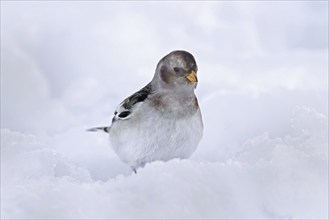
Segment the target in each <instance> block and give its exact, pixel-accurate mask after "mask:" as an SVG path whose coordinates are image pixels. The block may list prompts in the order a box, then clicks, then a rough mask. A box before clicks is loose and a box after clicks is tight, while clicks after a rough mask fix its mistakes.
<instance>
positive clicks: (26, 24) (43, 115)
mask: <svg viewBox="0 0 329 220" xmlns="http://www.w3.org/2000/svg"><path fill="white" fill-rule="evenodd" d="M176 49H183V50H187V51H189V52H191V53H192V54H193V55H194V56H195V58H196V60H197V63H198V66H199V72H198V75H199V85H198V88H197V90H196V93H197V96H198V98H199V102H200V106H201V108H202V113H203V119H204V126H205V130H204V138H203V140H202V142H201V144H200V146H199V148H198V150H197V151H196V152H195V153H194V155H193V156H192V160H194V161H201V162H202V161H203V162H214V163H215V162H217V163H218V162H220V163H221V162H223V163H225V162H226V161H228V160H231V159H232V158H236V157H237V155H240V154H241V153H243V152H244V149H245V148H246V146H248V145H250V140H253V139H256V140H259V139H258V137H266V138H268V139H275V138H281V139H284V138H285V137H287V136H289V137H293V136H294V135H295V133H296V126H297V127H298V125H296V124H294V123H292V122H293V121H294V120H295V119H296V117H297V118H298V117H300V115H306V117H308V116H307V115H317V116H319V117H320V118H324V120H325V121H326V122H327V117H328V2H327V1H278V2H275V1H264V2H260V1H236V2H228V1H220V2H112V1H95V2H94V1H69V2H65V1H45V2H43V1H26V2H25V1H1V128H2V129H3V130H2V131H3V132H2V133H4V136H5V137H7V135H8V133H13V134H14V133H15V132H19V133H21V134H22V135H23V134H24V135H34V136H35V137H37V139H38V142H39V141H40V142H42V143H43V144H44V145H46V146H47V149H51V151H52V152H55V154H56V155H60V157H61V158H65V161H69V162H70V163H72V164H73V165H74V166H76V167H79V169H80V168H81V169H85V171H86V172H87V173H88V175H90V176H91V181H108V180H109V179H111V178H115V177H116V176H117V175H121V174H123V175H127V176H129V175H130V172H131V171H130V170H129V168H128V167H126V165H124V164H122V163H121V162H120V161H119V159H118V158H117V157H116V155H114V153H113V152H112V150H111V148H110V146H109V144H108V139H107V136H106V135H105V134H95V133H87V132H85V129H86V128H89V127H94V126H103V125H108V124H109V123H110V122H111V118H112V114H113V112H114V110H115V108H116V107H117V105H118V104H119V103H120V102H121V101H122V100H123V99H124V98H126V97H127V96H129V95H130V94H132V93H133V92H135V91H137V90H139V89H140V88H141V87H143V86H144V85H146V84H147V83H148V82H149V81H150V80H151V79H152V76H153V74H154V70H155V67H156V64H157V62H158V61H159V60H160V59H161V58H162V57H163V56H164V55H166V54H167V53H169V52H171V51H172V50H176ZM301 109H302V110H301ZM312 117H313V116H312ZM305 120H306V121H307V120H309V121H310V122H307V123H308V124H307V125H310V126H311V127H314V126H313V125H315V124H316V122H314V123H313V120H315V119H314V118H306V119H301V121H302V122H301V123H302V124H303V123H304V122H305ZM298 123H299V122H298ZM320 124H321V123H320ZM303 126H304V125H302V126H300V127H299V128H300V129H301V130H302V131H305V128H304V127H303ZM315 126H317V124H316V125H315ZM321 126H322V127H321ZM321 126H320V127H321V129H320V130H319V131H318V130H316V131H318V132H320V133H321V132H325V133H326V131H327V130H328V124H327V123H325V124H323V123H322V124H321ZM303 129H304V130H303ZM13 134H12V135H13ZM322 134H323V133H321V135H322ZM323 135H324V136H323ZM323 135H322V136H321V137H322V138H323V139H320V140H319V143H320V145H321V147H322V148H324V146H327V142H328V139H327V136H326V135H325V134H323ZM14 136H15V135H14ZM266 138H265V139H266ZM14 139H15V138H14ZM6 140H8V138H7V139H6ZM24 140H25V139H24ZM10 143H13V142H6V141H5V142H2V146H1V147H2V148H3V146H4V145H5V144H8V145H10ZM29 143H30V142H29ZM261 143H263V142H261ZM271 143H272V142H271ZM312 143H313V142H312ZM285 144H287V143H285ZM267 145H268V142H266V143H264V146H267ZM288 145H289V144H288ZM322 148H321V149H322ZM18 151H19V150H18ZM256 155H257V154H256ZM5 156H6V157H10V156H8V155H6V154H5ZM5 156H3V155H2V157H5ZM324 156H325V158H326V161H327V156H328V153H327V150H325V151H324ZM260 157H261V156H260ZM2 159H3V158H2ZM16 159H17V158H16ZM20 159H21V161H23V164H24V156H23V159H22V158H20ZM8 160H9V159H8ZM10 160H11V161H13V160H12V158H11V159H10ZM63 160H64V159H63ZM25 162H26V165H27V166H29V163H30V162H29V160H25ZM13 164H16V163H10V165H8V164H4V165H3V164H2V165H3V166H2V170H5V171H8V170H9V168H8V167H10V166H13V167H15V168H13V167H10V169H14V170H15V169H17V170H18V173H19V172H20V168H19V167H16V165H13ZM6 165H8V166H7V167H6ZM43 165H45V164H43V162H41V165H40V166H43ZM36 166H38V165H36ZM324 169H327V168H324ZM64 170H65V169H64ZM31 172H32V173H34V174H35V170H32V171H31ZM8 173H9V174H10V175H12V173H10V172H9V171H8ZM17 175H20V174H17ZM22 175H23V174H22ZM24 175H25V174H24ZM24 175H23V176H24ZM70 175H71V174H70ZM70 175H69V176H70ZM2 177H3V176H2ZM5 177H6V176H5ZM71 177H72V175H71ZM24 178H25V176H24ZM4 179H5V178H4V177H3V178H2V181H5V180H4ZM321 181H322V182H321ZM323 181H324V182H323ZM320 182H321V184H322V183H327V182H328V180H327V176H326V178H325V179H322V180H320ZM6 198H7V197H6ZM5 201H12V200H10V199H8V200H5ZM8 204H10V203H8ZM13 204H15V203H13ZM324 204H328V200H327V199H325V203H324ZM9 206H10V205H8V206H7V207H9ZM12 206H15V205H12ZM12 206H10V207H11V208H12ZM323 207H325V205H324V206H323ZM8 210H11V209H6V212H5V213H7V214H6V215H5V217H11V216H14V215H13V214H12V213H13V212H10V211H8ZM119 210H120V209H119ZM272 211H273V210H272ZM321 211H322V212H321V213H324V212H323V210H321ZM273 212H274V213H276V211H275V210H274V211H273ZM23 213H25V212H23ZM26 213H28V214H26ZM26 213H25V214H26V215H25V217H26V216H32V217H33V216H34V217H35V215H29V214H31V213H30V212H28V211H26ZM23 216H24V215H23ZM104 216H105V217H107V215H104ZM104 216H101V217H104ZM118 216H119V217H120V215H118ZM141 216H143V215H141ZM187 216H188V215H187ZM193 216H194V217H195V215H192V217H193ZM198 216H201V217H205V216H204V215H198ZM228 216H230V215H229V214H228ZM251 216H252V215H251ZM269 216H270V215H269ZM274 216H276V217H280V215H279V216H277V215H274ZM283 216H285V217H287V216H288V217H289V215H287V216H286V215H283ZM297 216H298V215H297ZM20 217H21V216H20ZM57 217H58V216H57ZM73 217H76V216H75V215H73ZM90 217H93V216H92V215H90ZM128 217H129V216H128ZM143 217H145V216H143ZM183 217H186V216H183ZM188 217H191V216H188ZM217 217H218V216H217ZM267 217H268V216H267ZM292 217H294V215H293V216H292Z"/></svg>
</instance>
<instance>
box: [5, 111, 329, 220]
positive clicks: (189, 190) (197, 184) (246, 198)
mask: <svg viewBox="0 0 329 220" xmlns="http://www.w3.org/2000/svg"><path fill="white" fill-rule="evenodd" d="M291 121H292V127H293V130H294V131H293V133H294V134H289V135H287V136H284V137H275V138H271V137H270V135H269V134H268V133H264V134H262V135H260V136H258V137H254V138H252V139H250V140H248V141H247V142H246V143H245V145H244V146H243V151H242V152H240V153H239V154H237V155H236V157H234V158H231V159H228V160H226V161H224V162H207V161H200V160H178V159H174V160H172V161H170V162H167V163H164V162H160V161H158V162H154V163H151V164H148V165H146V167H145V168H143V169H140V170H138V174H127V175H122V174H121V175H117V176H116V177H113V178H110V179H108V180H106V181H100V180H97V179H93V178H92V177H91V176H92V175H91V173H92V172H93V171H92V170H88V169H86V168H84V167H80V166H77V165H75V164H72V163H71V162H70V161H69V160H67V159H65V158H63V157H62V156H60V155H58V154H56V152H55V151H54V150H52V149H51V148H50V147H49V146H47V145H44V144H43V143H42V142H40V140H38V138H37V137H35V136H31V135H26V134H22V133H18V132H12V131H9V130H1V162H2V164H1V165H2V166H1V196H2V206H1V215H2V217H3V218H18V219H21V218H33V219H35V218H56V219H57V218H79V219H80V218H87V219H90V218H93V219H95V218H103V219H104V218H142V219H147V218H202V219H204V218H235V219H236V218H270V219H273V218H286V219H290V218H293V219H301V218H304V219H305V218H306V219H308V218H309V219H311V218H312V219H320V218H323V219H325V218H327V217H328V212H327V211H328V193H329V192H328V148H327V142H326V141H327V140H328V126H327V125H328V118H327V117H326V116H324V115H323V114H320V113H318V112H316V111H314V110H312V109H309V108H298V109H297V110H296V112H295V114H294V117H293V118H292V120H291ZM208 150H209V149H208ZM208 153H209V154H211V151H210V150H209V152H208ZM102 172H106V170H102Z"/></svg>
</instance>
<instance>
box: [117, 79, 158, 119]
mask: <svg viewBox="0 0 329 220" xmlns="http://www.w3.org/2000/svg"><path fill="white" fill-rule="evenodd" d="M151 93H152V87H151V83H149V84H147V85H146V86H145V87H144V88H142V89H141V90H139V91H138V92H136V93H134V94H132V95H131V96H129V97H128V98H126V99H125V100H123V102H121V103H120V105H119V106H118V107H117V109H116V110H115V112H114V117H113V119H112V123H113V122H115V121H117V120H125V119H128V118H129V117H130V116H131V114H132V113H133V112H134V108H135V107H136V105H137V104H140V103H142V102H144V101H145V99H146V98H147V97H148V96H149V95H150V94H151Z"/></svg>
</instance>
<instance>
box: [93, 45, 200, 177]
mask: <svg viewBox="0 0 329 220" xmlns="http://www.w3.org/2000/svg"><path fill="white" fill-rule="evenodd" d="M197 71H198V67H197V64H196V61H195V59H194V57H193V55H192V54H190V53H189V52H187V51H182V50H176V51H173V52H171V53H169V54H168V55H166V56H165V57H163V58H162V59H161V60H160V61H159V63H158V64H157V67H156V70H155V74H154V77H153V79H152V81H151V82H150V83H149V84H147V85H146V86H145V87H144V88H142V89H141V90H139V91H138V92H136V93H134V94H133V95H131V96H129V97H128V98H126V99H125V100H123V102H121V103H120V105H119V106H118V107H117V109H116V110H115V112H114V117H113V119H112V124H111V126H107V127H96V128H91V129H89V131H104V132H107V133H109V138H110V143H111V146H112V148H113V150H114V152H115V153H116V154H117V155H118V156H119V158H120V159H121V160H122V161H123V162H125V163H127V164H129V165H130V166H131V168H132V170H133V171H134V172H135V173H136V170H137V168H139V167H143V166H144V165H145V164H146V163H148V162H152V161H156V160H161V161H168V160H171V159H173V158H181V159H184V158H188V157H190V156H191V154H192V153H193V152H194V151H195V150H196V148H197V146H198V144H199V142H200V140H201V138H202V135H203V122H202V116H201V112H200V108H199V104H198V100H197V98H196V96H195V93H194V90H195V88H196V86H197V83H198V79H197Z"/></svg>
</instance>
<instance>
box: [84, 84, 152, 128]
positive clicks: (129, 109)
mask: <svg viewBox="0 0 329 220" xmlns="http://www.w3.org/2000/svg"><path fill="white" fill-rule="evenodd" d="M151 93H152V88H151V83H149V84H147V85H146V86H145V87H144V88H142V89H141V90H139V91H138V92H136V93H134V94H133V95H131V96H129V97H128V98H126V99H125V100H123V102H121V103H120V105H119V106H118V107H117V109H116V110H115V112H114V117H113V118H112V123H115V122H116V121H118V120H126V119H128V118H129V117H130V116H131V115H132V113H133V111H134V108H135V107H136V104H138V103H141V102H143V101H144V100H145V99H146V98H147V97H148V96H149V95H150V94H151ZM110 129H111V126H107V127H95V128H90V129H88V130H87V131H104V132H106V133H109V132H110Z"/></svg>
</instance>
